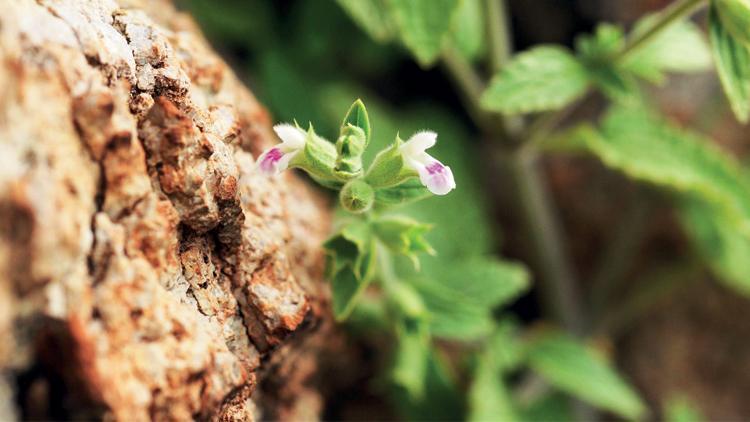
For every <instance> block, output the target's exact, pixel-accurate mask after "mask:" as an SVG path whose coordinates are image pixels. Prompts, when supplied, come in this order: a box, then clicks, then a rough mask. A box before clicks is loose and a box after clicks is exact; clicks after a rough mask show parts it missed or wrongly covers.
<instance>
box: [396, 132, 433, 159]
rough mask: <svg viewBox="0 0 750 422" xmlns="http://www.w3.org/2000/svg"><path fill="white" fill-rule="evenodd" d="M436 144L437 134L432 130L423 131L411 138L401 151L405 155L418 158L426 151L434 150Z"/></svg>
mask: <svg viewBox="0 0 750 422" xmlns="http://www.w3.org/2000/svg"><path fill="white" fill-rule="evenodd" d="M435 142H437V133H435V132H432V131H430V130H423V131H421V132H417V133H415V134H414V135H412V136H411V138H409V140H408V141H406V143H404V145H402V146H401V151H402V153H403V154H404V155H408V156H411V157H416V156H417V155H419V154H421V153H423V152H424V151H425V150H426V149H428V148H432V146H433V145H435Z"/></svg>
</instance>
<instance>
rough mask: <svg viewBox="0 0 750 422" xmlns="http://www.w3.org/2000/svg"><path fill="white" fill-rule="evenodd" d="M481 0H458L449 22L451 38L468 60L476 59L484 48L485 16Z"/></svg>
mask: <svg viewBox="0 0 750 422" xmlns="http://www.w3.org/2000/svg"><path fill="white" fill-rule="evenodd" d="M483 13H484V10H483V5H482V1H481V0H460V5H459V7H458V11H457V12H456V14H455V15H454V16H453V22H452V23H451V31H450V34H451V39H452V40H453V43H454V44H455V45H456V47H457V48H458V50H459V51H460V52H461V54H463V56H464V57H466V58H467V59H469V60H474V59H477V58H478V57H480V56H481V55H482V53H483V52H484V50H485V47H486V46H485V42H484V38H485V29H484V28H485V25H484V21H485V17H484V16H483Z"/></svg>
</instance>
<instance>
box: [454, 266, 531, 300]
mask: <svg viewBox="0 0 750 422" xmlns="http://www.w3.org/2000/svg"><path fill="white" fill-rule="evenodd" d="M440 282H441V284H443V285H444V286H446V287H449V288H451V289H453V290H455V291H460V292H462V293H463V294H464V296H466V297H467V298H469V299H470V300H471V301H472V302H473V303H475V304H477V305H478V306H489V307H495V306H500V305H504V304H506V303H509V302H510V301H512V300H513V299H515V298H517V297H518V296H519V295H521V294H522V293H524V292H525V291H526V290H527V289H528V288H529V273H528V271H527V270H526V268H525V267H523V266H522V265H520V264H515V263H511V262H507V261H501V260H499V259H495V258H485V257H475V258H470V259H467V260H465V261H464V262H460V263H452V264H451V265H450V266H447V267H446V268H443V269H442V270H441V271H440Z"/></svg>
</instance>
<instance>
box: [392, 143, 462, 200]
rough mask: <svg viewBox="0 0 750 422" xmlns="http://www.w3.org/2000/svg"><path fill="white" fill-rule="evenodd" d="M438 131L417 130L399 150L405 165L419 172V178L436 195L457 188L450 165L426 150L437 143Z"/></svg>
mask: <svg viewBox="0 0 750 422" xmlns="http://www.w3.org/2000/svg"><path fill="white" fill-rule="evenodd" d="M436 141H437V133H435V132H430V131H423V132H417V133H415V134H414V135H412V137H411V138H409V140H408V141H406V142H405V143H404V144H403V145H401V147H399V150H400V152H401V155H402V157H403V159H404V165H406V166H407V167H409V168H411V169H412V170H414V171H416V172H417V174H419V180H420V181H421V182H422V184H423V185H424V186H425V187H427V189H428V190H429V191H430V192H432V193H434V194H435V195H445V194H447V193H448V192H450V191H452V190H453V189H455V188H456V181H455V180H454V179H453V172H452V171H451V168H450V167H448V166H444V165H443V163H441V162H440V161H438V160H436V159H435V158H433V157H432V156H431V155H430V154H428V153H426V152H425V150H427V149H428V148H431V147H432V146H433V145H435V142H436Z"/></svg>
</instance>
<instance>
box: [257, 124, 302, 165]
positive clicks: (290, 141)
mask: <svg viewBox="0 0 750 422" xmlns="http://www.w3.org/2000/svg"><path fill="white" fill-rule="evenodd" d="M273 130H274V131H275V132H276V135H278V136H279V138H280V139H281V143H280V144H279V145H276V146H275V147H273V148H270V149H267V150H266V151H265V152H263V154H261V155H260V157H258V161H257V164H258V168H259V169H260V171H261V173H263V174H265V175H267V176H273V175H276V174H279V173H281V172H282V171H284V170H286V168H287V167H289V162H290V161H291V160H292V158H294V156H295V155H297V154H298V153H299V152H300V151H301V150H302V148H304V147H305V139H306V137H307V134H306V133H305V132H304V131H303V130H302V129H300V128H298V127H296V126H293V125H290V124H288V123H282V124H278V125H276V126H274V127H273Z"/></svg>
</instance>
